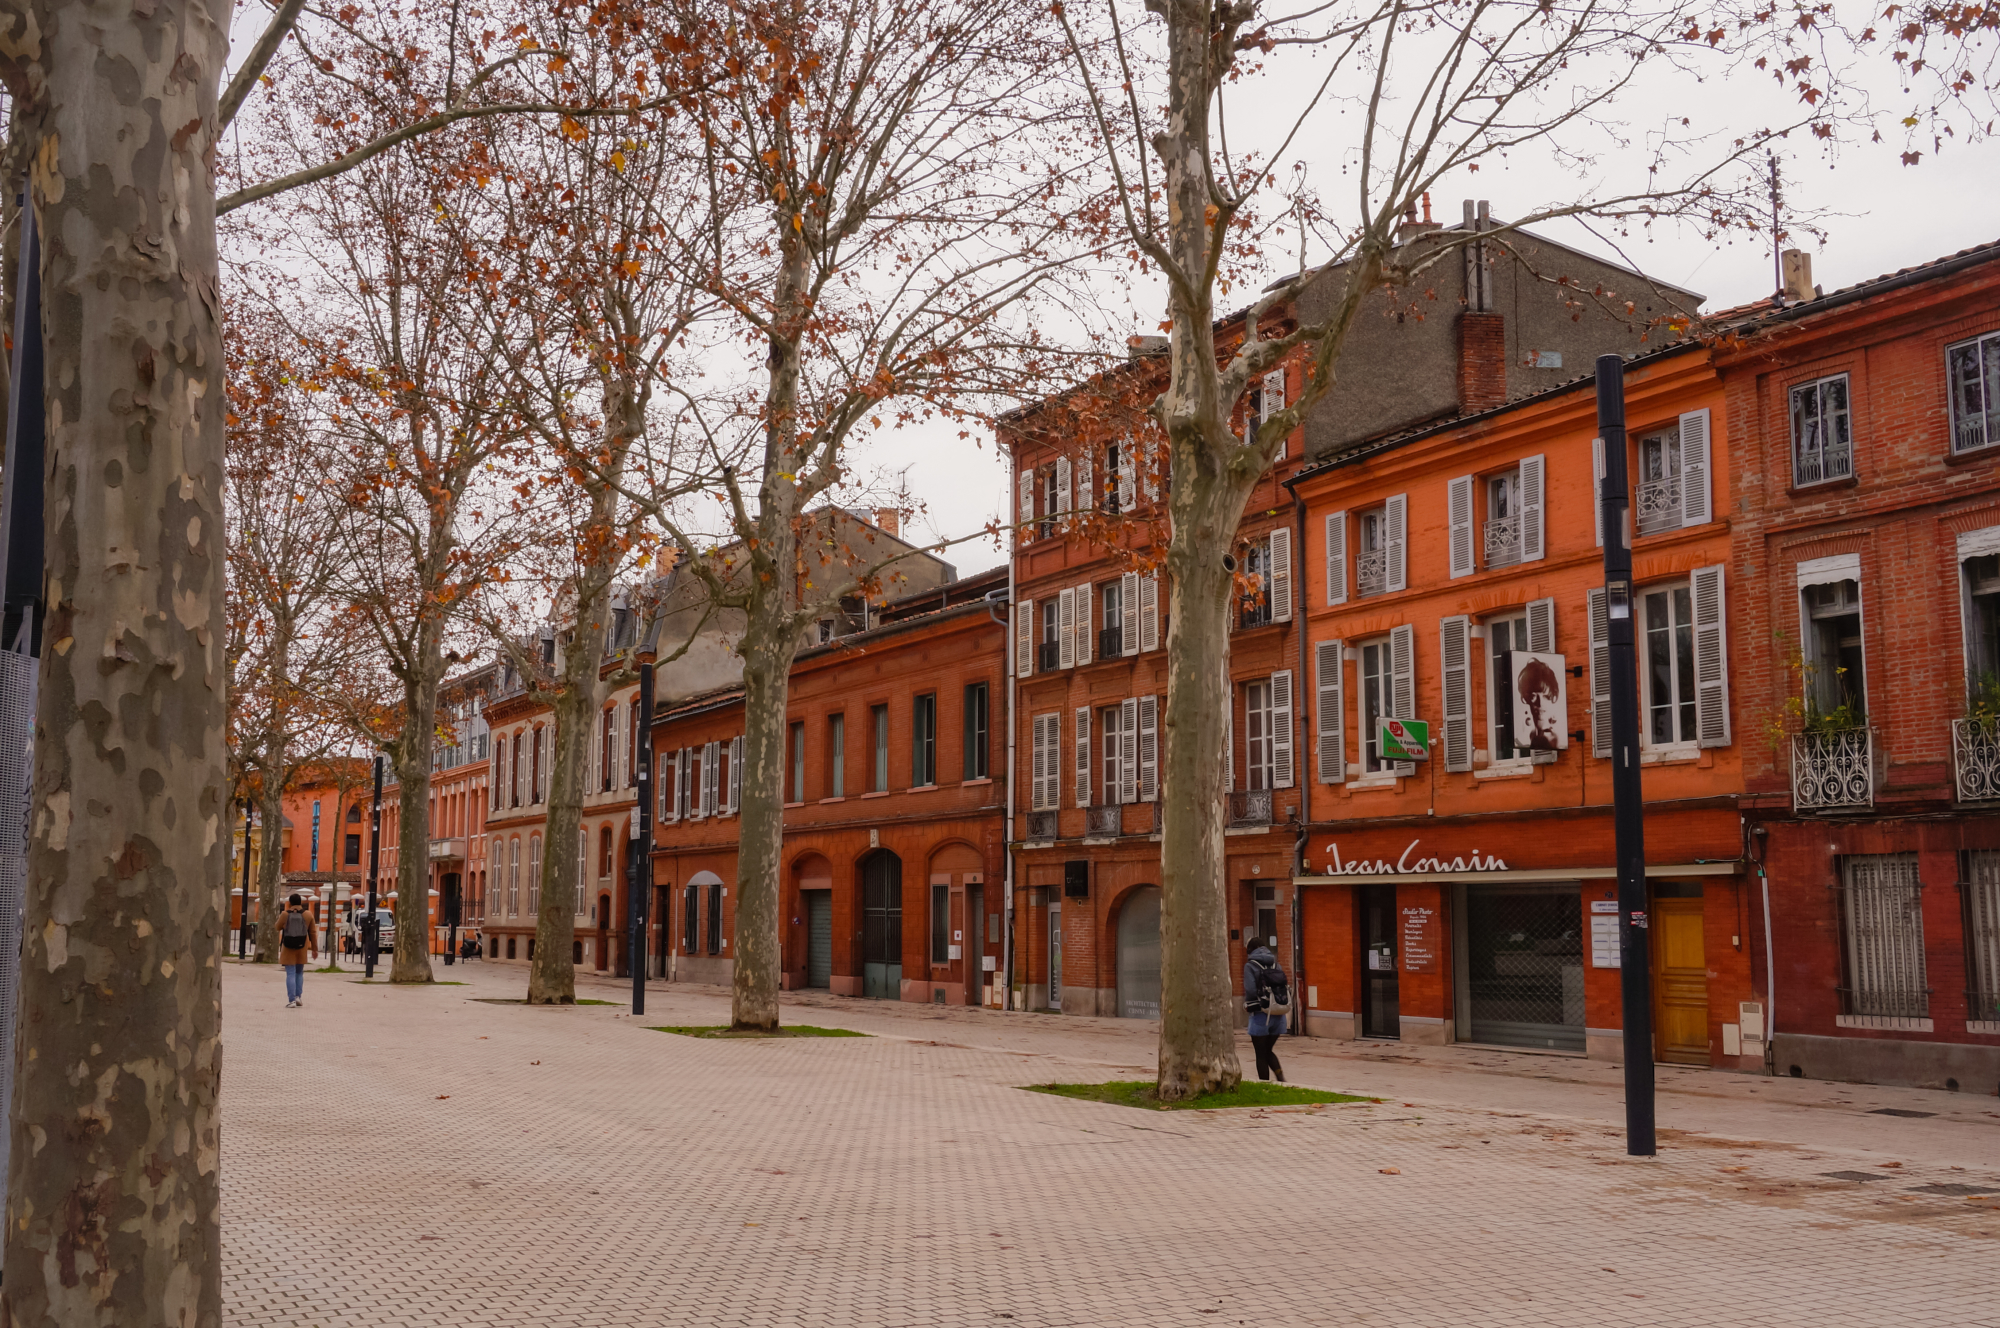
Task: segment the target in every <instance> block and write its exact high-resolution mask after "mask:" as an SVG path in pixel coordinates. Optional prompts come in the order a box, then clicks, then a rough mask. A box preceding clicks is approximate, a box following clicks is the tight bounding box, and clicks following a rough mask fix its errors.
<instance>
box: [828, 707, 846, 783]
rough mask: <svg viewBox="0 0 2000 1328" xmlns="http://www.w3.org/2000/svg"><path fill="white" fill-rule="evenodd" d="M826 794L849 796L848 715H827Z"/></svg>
mask: <svg viewBox="0 0 2000 1328" xmlns="http://www.w3.org/2000/svg"><path fill="white" fill-rule="evenodd" d="M826 796H827V797H829V798H844V797H846V796H847V716H846V715H844V714H832V715H828V716H827V717H826Z"/></svg>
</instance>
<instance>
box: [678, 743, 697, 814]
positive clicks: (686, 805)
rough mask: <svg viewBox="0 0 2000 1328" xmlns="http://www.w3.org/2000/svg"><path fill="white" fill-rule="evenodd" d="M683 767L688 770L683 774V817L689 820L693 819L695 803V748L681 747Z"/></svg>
mask: <svg viewBox="0 0 2000 1328" xmlns="http://www.w3.org/2000/svg"><path fill="white" fill-rule="evenodd" d="M681 769H682V770H683V771H684V772H686V773H684V774H683V775H682V776H681V819H682V820H683V821H687V820H692V819H693V815H692V813H693V812H694V803H695V795H694V790H695V783H694V748H692V747H683V748H681Z"/></svg>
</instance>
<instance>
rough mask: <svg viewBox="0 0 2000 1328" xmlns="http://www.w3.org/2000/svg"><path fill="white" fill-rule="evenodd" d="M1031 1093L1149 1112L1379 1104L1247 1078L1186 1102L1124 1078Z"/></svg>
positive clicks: (1036, 1087)
mask: <svg viewBox="0 0 2000 1328" xmlns="http://www.w3.org/2000/svg"><path fill="white" fill-rule="evenodd" d="M1023 1087H1025V1088H1026V1089H1027V1090H1028V1091H1029V1092H1030V1093H1048V1094H1050V1095H1051V1096H1053V1097H1069V1098H1076V1099H1078V1100H1079V1101H1083V1102H1112V1103H1116V1104H1117V1105H1118V1106H1121V1107H1140V1108H1143V1109H1145V1110H1147V1111H1214V1110H1217V1109H1220V1108H1225V1107H1302V1106H1310V1105H1313V1104H1317V1103H1327V1102H1377V1101H1380V1099H1379V1098H1372V1097H1357V1096H1355V1095H1354V1094H1352V1093H1329V1092H1327V1091H1326V1090H1324V1089H1320V1088H1300V1087H1298V1086H1297V1085H1295V1084H1267V1083H1265V1082H1263V1081H1262V1080H1260V1079H1245V1080H1244V1081H1243V1082H1242V1083H1239V1084H1238V1085H1236V1087H1234V1088H1232V1089H1230V1090H1229V1091H1228V1092H1226V1093H1204V1094H1202V1095H1201V1096H1200V1097H1195V1098H1189V1099H1187V1100H1186V1101H1185V1102H1162V1101H1160V1097H1159V1094H1158V1092H1156V1091H1155V1089H1154V1085H1153V1084H1152V1082H1151V1081H1150V1080H1142V1079H1121V1080H1115V1081H1113V1082H1111V1083H1108V1084H1024V1085H1023Z"/></svg>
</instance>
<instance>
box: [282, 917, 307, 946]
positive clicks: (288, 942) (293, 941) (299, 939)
mask: <svg viewBox="0 0 2000 1328" xmlns="http://www.w3.org/2000/svg"><path fill="white" fill-rule="evenodd" d="M294 927H297V929H298V930H296V931H294V930H293V928H294ZM310 935H311V931H310V929H309V928H308V927H307V926H306V915H305V914H303V913H287V914H285V930H284V937H285V948H286V949H287V950H303V949H305V947H306V939H307V937H308V936H310Z"/></svg>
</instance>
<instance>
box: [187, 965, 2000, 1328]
mask: <svg viewBox="0 0 2000 1328" xmlns="http://www.w3.org/2000/svg"><path fill="white" fill-rule="evenodd" d="M438 974H439V976H440V977H442V978H451V979H457V980H463V981H465V982H466V983H467V985H464V986H442V985H440V986H436V987H430V988H422V989H405V988H389V987H387V986H386V985H383V984H378V985H375V986H364V985H359V984H358V983H356V982H355V981H354V980H353V979H354V976H355V975H353V974H348V975H334V974H320V973H309V974H308V975H307V982H306V1004H305V1006H304V1007H303V1008H301V1009H298V1010H286V1009H284V1008H283V1007H284V998H283V981H282V977H281V975H280V974H279V973H278V972H277V971H276V970H271V969H255V968H243V969H237V968H236V967H235V966H234V965H233V964H232V965H230V966H229V968H228V971H227V973H226V975H225V979H224V1002H225V1016H226V1023H225V1030H226V1036H227V1039H228V1047H227V1053H226V1057H225V1062H224V1063H225V1066H226V1067H227V1069H226V1073H227V1078H226V1080H225V1085H224V1101H223V1113H224V1117H223V1118H224V1134H223V1147H224V1153H223V1158H224V1161H223V1203H224V1210H223V1212H224V1227H223V1244H224V1253H225V1256H226V1263H227V1267H228V1281H227V1285H226V1287H225V1291H224V1304H225V1317H226V1320H227V1322H229V1323H230V1324H232V1325H253V1324H256V1325H263V1324H271V1325H286V1326H287V1328H292V1326H295V1325H296V1326H298V1328H333V1325H368V1326H369V1328H389V1326H393V1325H431V1324H440V1325H442V1324H451V1325H459V1324H463V1325H517V1324H519V1325H556V1324H561V1325H579V1326H583V1328H599V1326H600V1325H601V1326H605V1328H623V1326H626V1325H634V1326H636V1325H656V1324H657V1325H730V1326H731V1328H735V1326H737V1325H745V1326H750V1328H756V1326H761V1325H813V1326H815V1328H817V1326H818V1325H848V1324H853V1325H866V1326H867V1328H902V1326H904V1325H909V1326H911V1328H926V1326H928V1325H943V1326H945V1328H955V1326H957V1325H978V1326H981V1328H1055V1326H1057V1325H1086V1324H1088V1325H1096V1324H1107V1325H1128V1324H1129V1325H1188V1326H1190V1328H1214V1325H1218V1324H1221V1325H1236V1324H1250V1325H1257V1326H1258V1328H1273V1326H1276V1325H1291V1324H1298V1325H1308V1324H1309V1325H1315V1326H1318V1325H1325V1324H1341V1325H1346V1324H1354V1325H1397V1326H1398V1328H1410V1326H1415V1328H1430V1326H1432V1325H1440V1326H1441V1325H1480V1326H1481V1328H1485V1326H1486V1325H1494V1326H1499V1325H1517V1324H1518V1325H1546V1324H1589V1325H1633V1326H1634V1328H1637V1326H1640V1325H1644V1326H1647V1328H1655V1326H1657V1328H1667V1326H1668V1325H1672V1326H1673V1328H1697V1326H1700V1325H1730V1326H1732V1328H1733V1326H1735V1325H1774V1326H1777V1325H1782V1326H1784V1328H1796V1326H1798V1325H1809V1326H1810V1328H1836V1326H1837V1325H1848V1324H1853V1325H1868V1326H1869V1328H1875V1326H1877V1325H1890V1324H1894V1325H1897V1326H1898V1328H1903V1326H1905V1325H1908V1326H1909V1328H1917V1326H1920V1325H1952V1326H1953V1328H1963V1326H1965V1325H1989V1326H1994V1325H2000V1301H1996V1297H1995V1292H1994V1288H1995V1285H1996V1279H1995V1270H1996V1269H2000V1099H1995V1098H1991V1097H1972V1096H1970V1095H1959V1094H1944V1093H1922V1092H1915V1091H1910V1090H1894V1089H1860V1088H1850V1087H1846V1086H1842V1085H1827V1084H1807V1083H1802V1082H1798V1081H1791V1080H1781V1081H1773V1080H1765V1079H1756V1078H1751V1077H1747V1076H1735V1075H1721V1074H1713V1073H1705V1072H1678V1071H1675V1072H1663V1074H1662V1089H1663V1091H1662V1093H1661V1096H1660V1119H1661V1124H1662V1127H1663V1128H1662V1140H1663V1149H1662V1152H1661V1154H1660V1156H1659V1157H1658V1158H1656V1159H1651V1160H1633V1159H1628V1158H1626V1157H1625V1156H1624V1153H1623V1142H1622V1137H1621V1135H1620V1132H1619V1130H1618V1129H1617V1128H1616V1126H1617V1122H1618V1119H1619V1111H1620V1107H1619V1100H1618V1093H1617V1082H1618V1078H1617V1070H1616V1068H1615V1067H1603V1066H1596V1065H1591V1064H1588V1063H1585V1062H1580V1061H1574V1060H1567V1059H1560V1058H1554V1057H1540V1056H1526V1055H1515V1054H1511V1053H1499V1052H1486V1051H1478V1050H1473V1049H1466V1048H1437V1049H1416V1048H1399V1047H1395V1046H1393V1045H1391V1046H1387V1047H1379V1046H1373V1045H1369V1046H1357V1045H1349V1046H1335V1045H1332V1044H1326V1043H1314V1044H1310V1045H1307V1044H1306V1042H1305V1040H1304V1039H1300V1040H1297V1041H1291V1040H1288V1043H1287V1045H1286V1046H1284V1047H1281V1048H1280V1051H1281V1053H1282V1054H1283V1055H1284V1056H1285V1058H1286V1064H1287V1069H1288V1072H1289V1073H1290V1077H1291V1078H1292V1080H1293V1081H1294V1082H1304V1083H1309V1084H1313V1085H1316V1086H1321V1087H1327V1088H1343V1089H1348V1090H1352V1091H1358V1092H1367V1093H1371V1094H1374V1095H1377V1096H1381V1097H1382V1098H1383V1101H1381V1102H1380V1103H1379V1104H1374V1105H1358V1104H1357V1105H1341V1106H1327V1107H1323V1108H1318V1109H1293V1110H1282V1111H1280V1110H1273V1111H1264V1112H1251V1111H1232V1112H1208V1113H1200V1112H1176V1113H1151V1112H1140V1111H1134V1110H1131V1109H1129V1108H1123V1107H1116V1106H1109V1105H1104V1104H1100V1103H1091V1102H1075V1101H1069V1100H1065V1099H1059V1098H1053V1097H1049V1096H1047V1095H1044V1094H1036V1093H1025V1092H1021V1091H1020V1090H1019V1087H1018V1086H1019V1085H1021V1084H1025V1083H1036V1082H1048V1081H1050V1080H1078V1081H1097V1080H1103V1079H1107V1078H1140V1077H1147V1076H1148V1075H1149V1074H1150V1070H1149V1068H1147V1067H1149V1066H1150V1064H1151V1056H1152V1048H1153V1039H1154V1037H1155V1033H1154V1030H1153V1027H1152V1026H1151V1025H1150V1024H1136V1023H1133V1022H1130V1021H1119V1020H1095V1019H1064V1018H1061V1017H1046V1016H1029V1015H1001V1014H999V1013H997V1012H990V1011H978V1010H941V1009H934V1008H930V1007H924V1006H901V1005H893V1004H883V1003H879V1002H866V1001H859V1000H842V999H837V998H830V997H824V996H815V997H808V998H801V999H798V1000H789V999H788V1001H787V1008H786V1012H785V1015H786V1018H787V1020H788V1021H791V1022H798V1023H817V1024H824V1025H833V1026H842V1027H849V1028H855V1029H861V1030H864V1031H867V1032H869V1033H872V1034H874V1035H875V1036H873V1037H870V1038H867V1039H861V1038H843V1039H797V1040H785V1041H774V1042H722V1041H706V1040H696V1039H690V1038H682V1037H676V1036H673V1035H670V1034H663V1033H657V1032H653V1031H650V1030H649V1029H648V1028H647V1027H645V1026H644V1025H645V1024H691V1023H716V1022H721V1021H723V1020H724V1019H726V1017H727V998H726V993H723V992H720V991H718V990H716V989H713V988H690V987H677V988H673V989H671V990H669V989H667V988H664V987H657V986H656V987H655V988H653V989H652V990H651V991H650V992H649V994H648V997H647V1013H646V1017H645V1019H644V1020H643V1022H642V1021H639V1020H634V1019H631V1018H629V1017H627V1015H626V1013H625V1009H624V1006H623V1005H622V1004H613V1005H605V1006H579V1007H575V1008H569V1009H529V1008H525V1007H521V1006H518V1005H502V1004H490V1003H486V1002H487V1001H490V1000H493V999H495V998H506V997H515V996H518V995H519V994H520V992H521V991H522V990H523V988H524V987H525V984H526V974H525V970H524V969H523V968H520V967H500V966H497V965H490V964H478V963H475V964H471V965H465V966H459V967H455V968H450V969H447V968H442V967H440V968H439V969H438ZM580 994H583V995H586V996H589V997H592V998H595V999H601V1000H607V1001H614V1002H622V1001H623V1000H624V999H625V995H626V993H625V992H624V991H623V990H621V989H620V988H619V987H617V986H614V985H613V984H610V983H594V982H585V983H583V984H580ZM1243 1053H1244V1058H1245V1060H1246V1062H1247V1061H1248V1059H1249V1048H1248V1045H1247V1043H1246V1044H1245V1046H1244V1048H1243ZM1884 1107H1888V1108H1890V1109H1893V1110H1899V1111H1927V1112H1934V1113H1936V1114H1935V1115H1934V1116H1932V1117H1929V1118H1923V1119H1919V1118H1911V1117H1896V1116H1885V1115H1880V1114H1871V1113H1876V1112H1879V1111H1880V1110H1882V1109H1883V1108H1884ZM1834 1173H1842V1174H1834ZM1863 1176H1865V1177H1867V1178H1868V1179H1865V1180H1864V1179H1858V1177H1863ZM1968 1190H1970V1191H1974V1192H1972V1193H1967V1191H1968ZM1981 1190H1985V1191H1989V1192H1988V1193H1979V1192H1977V1191H1981Z"/></svg>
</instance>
